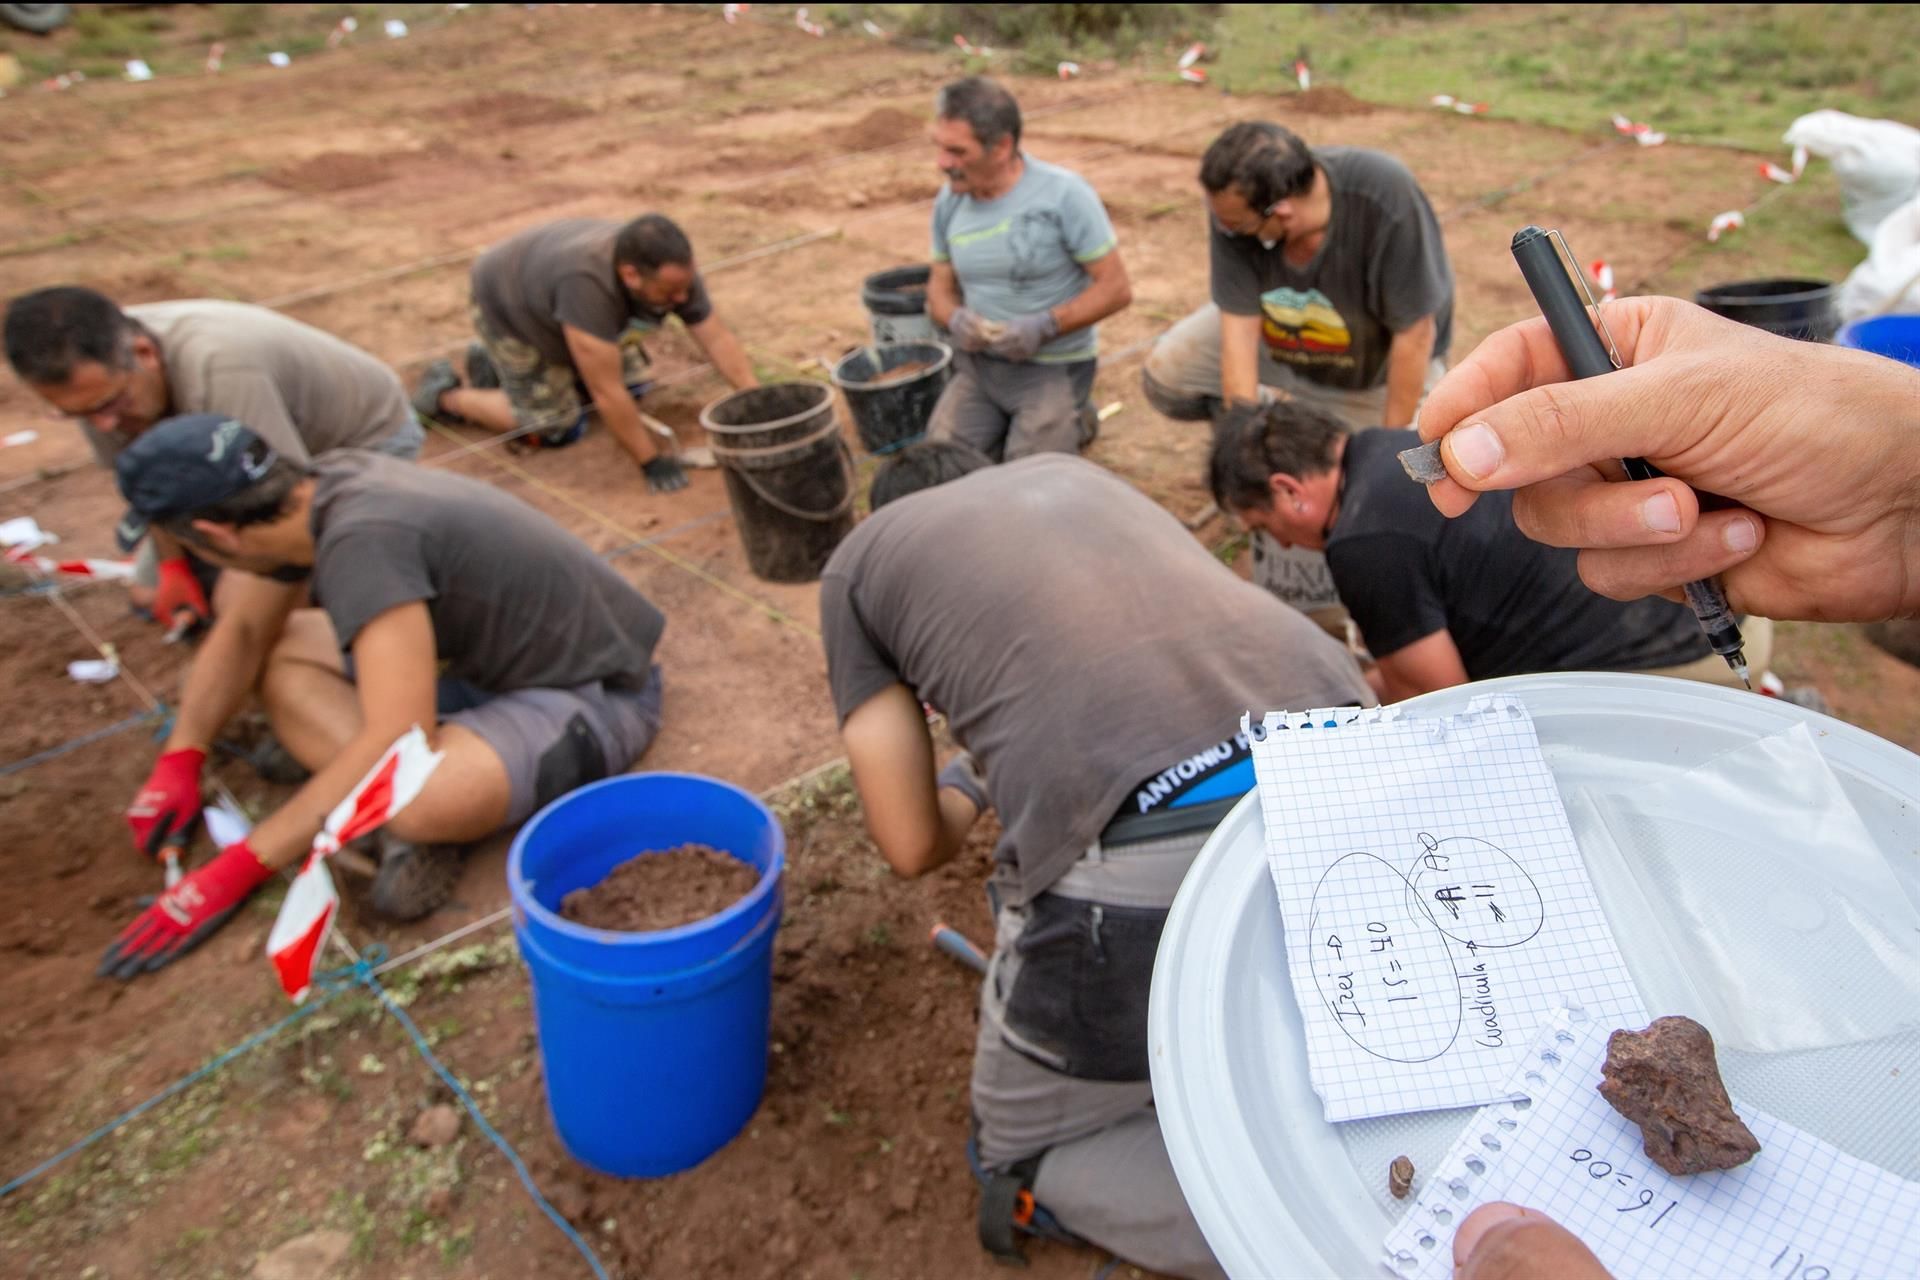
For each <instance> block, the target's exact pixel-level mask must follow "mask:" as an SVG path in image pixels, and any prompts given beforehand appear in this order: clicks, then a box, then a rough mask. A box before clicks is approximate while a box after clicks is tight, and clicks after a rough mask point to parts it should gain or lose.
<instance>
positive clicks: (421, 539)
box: [103, 414, 665, 978]
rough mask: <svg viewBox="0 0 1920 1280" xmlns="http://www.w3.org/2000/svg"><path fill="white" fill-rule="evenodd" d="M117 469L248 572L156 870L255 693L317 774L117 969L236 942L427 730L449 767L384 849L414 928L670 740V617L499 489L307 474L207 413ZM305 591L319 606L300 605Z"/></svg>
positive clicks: (444, 477) (140, 835)
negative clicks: (210, 753)
mask: <svg viewBox="0 0 1920 1280" xmlns="http://www.w3.org/2000/svg"><path fill="white" fill-rule="evenodd" d="M114 466H115V470H116V471H117V473H118V475H119V480H120V490H121V492H122V493H123V494H124V495H125V496H126V498H127V501H128V503H129V504H130V505H131V506H132V508H133V510H134V513H135V514H137V515H138V516H140V517H141V518H143V519H145V520H149V521H151V522H152V523H154V524H155V525H156V526H159V527H161V528H165V529H166V530H167V531H168V532H169V533H171V534H173V535H174V536H175V537H177V538H180V539H181V540H182V541H183V542H185V543H186V544H188V545H189V546H192V547H193V548H194V549H195V551H196V553H198V554H204V555H205V556H207V558H208V559H210V560H212V561H214V562H215V563H218V564H220V565H221V566H222V567H224V568H227V569H229V570H233V571H234V572H232V573H230V574H229V575H228V576H229V579H230V580H231V584H232V591H231V595H232V604H231V605H230V607H229V610H228V612H227V613H226V614H225V615H224V616H225V617H226V618H228V619H231V622H232V625H231V626H230V627H229V628H227V629H226V630H225V631H222V632H216V633H215V634H214V635H213V636H212V637H209V639H208V641H207V645H206V646H205V647H203V648H202V650H201V652H200V654H199V656H198V659H197V660H196V661H195V663H194V664H193V671H192V673H191V675H190V676H189V677H188V680H187V684H186V688H185V691H184V693H183V694H182V697H181V700H180V707H179V709H178V711H177V713H176V715H175V717H174V722H173V728H172V731H171V734H170V736H169V738H168V740H167V744H166V748H165V751H164V753H163V754H162V756H161V758H160V762H159V764H158V765H157V766H156V768H155V770H154V775H153V777H152V778H150V779H149V781H148V784H147V787H146V788H145V789H143V792H142V800H143V801H146V803H144V804H140V805H136V809H138V810H139V812H140V822H139V823H136V840H137V841H138V842H139V843H140V845H141V846H142V847H143V848H144V849H146V851H147V852H148V853H150V854H157V853H159V851H160V846H161V845H162V844H163V843H164V842H165V841H166V839H167V837H168V836H169V835H172V834H175V833H178V832H182V831H185V830H188V829H190V828H191V826H192V824H193V821H194V819H195V818H196V817H197V816H198V814H199V811H200V785H199V778H200V771H201V768H202V766H203V765H204V763H205V761H206V754H207V749H208V746H209V744H211V743H212V741H213V739H214V738H215V736H217V735H218V734H219V732H220V730H221V727H222V725H223V723H224V722H225V721H226V719H227V718H228V717H229V716H231V715H232V714H233V712H234V710H235V709H236V708H238V706H239V705H240V703H241V701H242V700H243V699H244V698H245V697H246V696H247V693H248V691H249V690H257V691H258V693H259V695H260V699H261V701H262V703H263V704H264V705H265V707H266V710H267V715H268V717H269V719H270V720H271V721H272V723H273V727H274V731H275V733H276V734H277V735H278V736H279V739H280V741H281V742H282V743H283V744H284V745H285V746H286V748H287V750H288V751H289V752H291V753H292V754H293V755H294V757H295V758H297V759H298V760H299V761H300V762H301V763H302V764H304V765H306V766H307V767H308V768H310V769H311V770H313V776H312V778H311V779H310V780H309V781H308V782H307V783H306V784H305V785H303V786H302V787H301V788H300V789H299V790H298V791H297V792H295V793H294V795H293V796H292V797H291V798H290V799H289V800H288V801H287V803H286V804H284V805H283V806H281V808H280V809H279V810H278V811H276V812H275V813H273V814H272V815H270V816H269V817H267V818H266V819H265V820H264V821H262V822H261V823H260V825H259V826H257V827H255V828H254V829H253V831H252V833H251V834H250V835H248V836H247V837H246V838H245V839H244V840H241V841H237V842H235V843H234V844H231V845H229V846H227V847H226V848H225V849H223V850H222V851H221V852H220V854H219V856H218V857H216V858H214V859H213V861H211V862H209V863H207V864H206V865H205V866H202V867H200V868H198V869H196V870H194V871H193V872H192V873H190V874H189V875H188V876H187V877H186V878H185V879H184V880H182V881H181V882H180V883H179V884H178V885H176V886H174V887H173V888H171V889H169V890H168V891H167V892H166V893H164V894H162V895H161V896H160V899H159V900H158V901H157V902H156V903H155V904H154V906H153V907H152V908H150V909H149V910H148V911H147V912H146V913H144V914H142V915H141V916H140V917H138V918H137V919H136V920H135V921H134V923H133V925H132V926H131V927H130V928H129V929H128V930H127V932H126V933H124V934H122V935H121V938H120V940H119V941H118V942H117V943H116V944H115V946H114V948H113V949H112V950H111V951H110V952H109V954H108V957H107V962H106V964H104V965H103V972H110V973H113V974H115V975H116V976H119V977H123V978H127V977H132V976H134V975H135V974H136V973H140V972H145V971H147V970H150V969H153V968H157V967H159V966H160V965H161V964H164V963H166V962H167V961H169V960H171V959H173V958H174V957H175V956H176V955H179V954H180V953H182V952H184V951H185V950H187V949H188V948H190V947H192V946H193V945H195V944H197V943H198V942H199V941H201V940H202V939H203V938H205V937H206V936H207V935H208V934H210V933H211V932H212V931H213V930H214V929H216V928H218V927H219V925H220V924H221V923H222V922H224V920H225V919H226V918H227V917H228V916H229V915H230V914H231V913H232V912H233V911H234V910H236V909H237V908H238V907H239V906H240V904H241V903H242V902H244V901H245V900H246V898H247V896H248V895H249V894H251V893H252V892H253V891H254V890H255V889H257V888H258V887H259V886H260V885H261V884H262V883H263V882H264V881H265V880H266V879H267V878H268V876H270V875H271V874H272V873H273V872H274V871H275V870H278V869H279V868H282V867H285V866H288V865H290V864H291V863H292V862H293V861H294V860H296V859H297V858H299V857H300V856H301V855H302V854H304V853H305V852H306V851H307V849H308V847H309V846H310V844H311V842H312V840H313V837H314V834H315V833H316V832H317V831H318V830H319V828H320V824H321V822H322V820H323V819H324V818H325V817H326V815H327V814H328V812H329V811H330V810H331V809H332V808H333V807H334V806H335V805H336V804H338V803H339V802H340V801H341V800H342V799H343V798H345V796H346V795H347V793H348V792H349V791H350V790H351V789H352V787H353V786H354V784H355V783H356V782H358V781H359V780H360V778H361V777H363V776H364V775H365V774H366V772H367V770H368V769H369V768H371V767H372V765H373V764H374V762H375V761H376V760H378V759H379V757H380V756H381V754H382V753H383V752H385V751H386V749H387V748H388V747H390V746H391V745H392V744H393V743H394V741H395V740H396V739H398V738H399V737H400V736H401V735H402V734H403V733H405V732H406V731H407V730H408V729H410V728H411V727H413V726H414V725H419V726H420V727H421V728H423V729H425V730H426V731H427V734H428V736H429V738H430V740H431V741H432V743H433V747H434V750H436V751H439V752H441V753H442V754H443V758H442V760H441V762H440V765H439V767H438V768H437V769H436V770H435V771H434V773H433V775H432V776H431V777H430V778H429V779H428V780H427V783H426V787H425V789H424V790H423V791H422V792H421V793H420V795H419V796H418V798H417V799H415V800H414V801H413V803H412V804H411V805H409V806H408V807H407V808H406V809H404V810H402V811H401V812H400V813H399V814H398V815H397V816H396V817H395V818H394V819H393V821H392V822H391V823H390V824H389V825H388V826H387V827H386V828H384V829H382V831H381V832H379V833H378V836H377V838H376V844H377V846H378V849H379V853H380V866H379V870H378V873H377V875H376V877H375V879H374V883H373V889H372V898H373V904H374V906H375V907H376V908H377V909H379V910H380V911H382V912H383V913H384V914H387V915H391V916H397V917H400V918H403V919H406V918H412V917H414V916H418V915H423V914H425V913H426V912H428V911H431V910H433V909H434V908H436V907H438V906H439V905H440V904H441V903H442V902H444V901H445V900H446V898H447V896H448V895H449V894H450V893H451V892H452V889H453V882H454V879H455V878H456V877H457V875H458V871H459V865H460V863H459V850H458V846H461V845H466V844H469V843H471V842H473V841H476V840H479V839H481V838H483V837H485V836H487V835H490V834H491V833H493V832H494V831H497V830H499V829H500V828H501V827H503V826H506V825H508V824H510V823H515V822H519V821H522V820H524V819H525V818H526V817H528V816H529V815H530V814H532V813H533V811H534V810H535V809H537V808H539V807H540V806H541V805H544V804H546V803H547V802H548V801H550V800H552V799H554V798H555V797H556V796H559V795H561V794H562V793H564V792H567V791H570V790H572V789H573V788H575V787H577V786H580V785H582V784H584V783H587V782H592V781H595V780H596V779H599V778H602V777H605V776H607V775H609V774H611V773H618V772H620V771H623V770H625V769H626V768H627V767H628V766H630V765H631V764H632V763H633V761H634V760H635V759H636V758H638V757H639V756H640V755H641V753H643V752H644V751H645V750H646V748H647V746H648V744H649V743H650V742H651V741H652V739H653V735H654V733H655V731H656V730H657V729H658V728H659V723H660V673H659V668H658V667H656V666H655V665H654V663H653V650H654V646H655V644H656V643H657V642H658V640H659V638H660V633H661V630H662V628H663V627H664V626H665V619H664V618H663V617H662V616H661V614H660V611H659V610H658V609H656V608H654V606H653V605H652V604H650V603H649V602H648V601H647V599H646V598H645V597H644V596H642V595H641V594H640V593H639V592H638V591H635V590H634V589H633V587H632V586H631V585H629V584H628V583H627V581H626V580H625V579H624V578H622V577H620V575H619V574H617V573H615V572H614V571H613V569H612V568H611V567H610V566H608V564H607V563H606V562H605V561H604V560H602V559H600V558H599V557H598V556H596V555H594V554H593V552H592V551H591V550H589V549H588V548H587V546H586V545H585V544H584V543H582V542H581V541H579V539H577V538H575V537H573V535H571V534H569V533H567V532H566V531H565V530H564V529H562V528H561V527H560V526H559V525H557V524H555V523H554V522H553V521H552V520H550V519H548V518H547V517H546V516H544V515H542V514H541V513H540V512H538V511H536V510H534V509H533V508H532V507H529V506H527V505H526V504H525V503H523V502H521V501H519V500H518V499H516V498H513V497H510V496H508V495H506V494H504V493H502V492H500V491H499V490H498V489H495V488H493V487H491V486H489V485H485V484H482V483H480V482H479V481H477V480H472V479H468V478H467V477H464V476H458V475H453V474H451V473H448V472H445V471H436V470H429V469H426V468H422V467H417V466H413V465H411V464H409V463H405V462H401V461H399V460H397V459H393V458H388V457H385V456H382V455H380V454H376V453H370V452H365V451H360V450H343V451H339V452H335V453H332V454H328V455H325V456H324V457H321V458H319V459H317V460H316V461H314V462H312V463H310V464H309V463H296V462H294V461H292V460H290V459H287V458H282V457H280V456H279V455H278V454H277V453H276V452H275V450H274V449H273V447H272V446H270V445H268V444H267V443H266V442H265V441H264V440H262V439H261V438H260V437H259V436H258V435H256V434H254V433H253V432H252V431H251V430H250V429H248V428H247V427H246V426H244V425H242V424H241V423H239V422H236V421H234V420H232V419H228V418H220V417H217V416H214V415H211V414H199V415H193V416H188V417H180V418H171V419H169V420H167V421H165V422H163V423H161V424H159V425H158V426H156V427H154V428H153V429H152V430H150V431H148V432H147V433H146V434H145V435H142V436H141V437H140V438H139V439H138V440H136V441H134V442H133V443H132V444H131V445H129V446H128V447H127V448H126V449H125V450H123V451H122V452H121V454H120V455H119V457H118V458H117V459H116V460H115V464H114ZM308 589H310V590H311V594H312V602H313V603H314V604H316V605H318V606H319V607H318V608H300V607H298V606H300V604H301V603H302V599H301V598H302V596H303V594H305V593H306V591H307V590H308ZM222 637H224V640H223V639H222ZM220 645H224V647H218V646H220ZM129 820H130V821H134V814H133V812H132V811H130V814H129ZM142 824H144V830H143V829H142Z"/></svg>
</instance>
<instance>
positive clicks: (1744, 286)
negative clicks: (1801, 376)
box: [1693, 280, 1840, 342]
mask: <svg viewBox="0 0 1920 1280" xmlns="http://www.w3.org/2000/svg"><path fill="white" fill-rule="evenodd" d="M1838 292H1839V291H1838V290H1837V289H1836V288H1835V287H1834V286H1833V285H1830V284H1828V283H1827V282H1826V281H1825V280H1741V281H1738V282H1737V283H1734V284H1716V285H1714V286H1713V287H1711V288H1708V289H1702V290H1701V291H1700V292H1698V293H1696V294H1694V295H1693V300H1694V301H1695V302H1697V303H1699V304H1700V305H1701V306H1703V307H1705V308H1706V309H1707V310H1709V311H1711V312H1713V313H1714V314H1715V315H1719V316H1725V317H1726V318H1727V319H1729V320H1738V321H1739V322H1740V323H1741V324H1750V325H1752V326H1753V327H1754V328H1756V329H1765V330H1766V331H1767V332H1768V333H1777V334H1779V335H1780V336H1781V337H1783V338H1799V339H1801V340H1802V341H1805V342H1831V341H1832V340H1833V334H1834V330H1836V329H1838V328H1839V327H1840V313H1839V311H1838V310H1836V309H1835V307H1834V296H1835V294H1837V293H1838Z"/></svg>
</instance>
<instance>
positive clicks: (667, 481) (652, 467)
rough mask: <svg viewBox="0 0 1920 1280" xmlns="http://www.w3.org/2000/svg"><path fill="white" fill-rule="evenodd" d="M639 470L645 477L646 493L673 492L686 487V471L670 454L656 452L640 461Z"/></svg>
mask: <svg viewBox="0 0 1920 1280" xmlns="http://www.w3.org/2000/svg"><path fill="white" fill-rule="evenodd" d="M640 470H641V471H642V472H643V473H644V474H645V475H646V477H647V492H648V493H673V492H675V491H677V490H680V489H684V488H686V487H687V473H686V472H685V471H683V470H682V469H681V467H680V460H679V459H678V458H675V457H673V456H672V455H670V454H665V453H661V454H656V455H655V456H653V457H652V458H649V459H647V461H645V462H643V463H641V464H640Z"/></svg>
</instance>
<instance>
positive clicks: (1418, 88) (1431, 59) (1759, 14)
mask: <svg viewBox="0 0 1920 1280" xmlns="http://www.w3.org/2000/svg"><path fill="white" fill-rule="evenodd" d="M1443 7H1444V8H1448V9H1453V10H1456V12H1453V13H1436V12H1435V11H1436V10H1439V9H1441V8H1443ZM1323 10H1330V11H1323ZM1216 43H1217V44H1218V46H1219V48H1220V50H1221V54H1220V59H1219V62H1218V64H1217V67H1216V68H1215V70H1214V73H1213V79H1214V82H1215V83H1217V84H1220V85H1221V86H1222V87H1225V88H1230V89H1234V90H1242V91H1244V90H1263V91H1276V90H1277V91H1284V90H1286V89H1289V88H1291V87H1292V83H1293V81H1292V70H1291V68H1292V63H1293V58H1294V55H1295V54H1296V52H1298V51H1299V50H1301V49H1305V50H1306V51H1307V53H1308V58H1309V62H1310V64H1311V66H1312V67H1313V70H1314V82H1315V84H1316V85H1325V84H1334V85H1339V86H1340V87H1342V88H1344V89H1347V90H1348V91H1350V92H1351V93H1353V94H1354V95H1355V96H1356V97H1359V98H1363V99H1366V100H1367V101H1370V102H1382V103H1391V104H1396V105H1407V106H1421V105H1425V104H1426V101H1427V99H1428V98H1429V97H1431V96H1432V95H1433V94H1436V93H1450V94H1453V95H1454V96H1455V97H1459V98H1465V99H1471V100H1474V101H1484V102H1487V103H1490V104H1491V105H1492V108H1493V111H1492V114H1494V115H1496V116H1502V117H1506V118H1509V119H1517V120H1526V121H1531V122H1535V123H1541V124H1551V125H1558V126H1561V127H1564V128H1569V129H1577V130H1580V131H1583V132H1588V131H1599V130H1604V129H1606V128H1607V127H1608V121H1609V119H1610V117H1611V116H1612V115H1613V113H1615V112H1619V113H1621V114H1623V115H1627V116H1630V117H1631V118H1633V119H1634V120H1639V121H1645V122H1647V123H1650V124H1652V125H1653V127H1654V128H1656V129H1660V130H1663V131H1665V132H1667V133H1670V134H1673V135H1675V136H1677V137H1680V138H1684V139H1686V140H1687V141H1694V142H1710V143H1722V144H1726V145H1731V146H1739V147H1746V148H1751V149H1755V150H1765V151H1777V150H1779V148H1780V134H1781V131H1782V130H1784V129H1785V128H1786V126H1787V125H1788V124H1789V123H1791V122H1792V121H1793V119H1794V117H1796V116H1798V115H1801V114H1803V113H1805V112H1807V111H1811V110H1814V109H1816V108H1818V107H1838V108H1840V109H1841V110H1844V111H1852V112H1855V113H1857V114H1862V115H1869V116H1889V117H1892V118H1894V119H1912V118H1913V117H1914V116H1915V115H1917V114H1920V59H1915V58H1914V57H1913V56H1912V51H1913V49H1914V47H1915V46H1916V44H1920V8H1916V7H1915V6H1911V5H1804V6H1802V5H1787V4H1748V5H1713V6H1708V5H1565V4H1562V5H1471V6H1466V5H1455V6H1436V5H1340V6H1337V7H1335V6H1318V5H1305V4H1288V5H1235V6H1232V7H1231V8H1230V9H1229V11H1228V12H1227V14H1226V15H1225V16H1224V17H1223V18H1222V20H1221V22H1220V26H1219V28H1218V32H1217V37H1216Z"/></svg>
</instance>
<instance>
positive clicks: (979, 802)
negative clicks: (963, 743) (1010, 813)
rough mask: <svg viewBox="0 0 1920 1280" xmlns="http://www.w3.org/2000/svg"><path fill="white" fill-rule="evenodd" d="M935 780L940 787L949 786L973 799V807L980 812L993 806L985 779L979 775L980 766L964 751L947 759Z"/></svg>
mask: <svg viewBox="0 0 1920 1280" xmlns="http://www.w3.org/2000/svg"><path fill="white" fill-rule="evenodd" d="M936 781H937V783H938V785H939V786H940V787H951V788H953V789H954V790H955V791H958V792H959V793H960V794H961V795H963V796H965V797H966V798H967V799H969V800H971V801H973V807H974V808H975V809H976V810H977V811H979V812H980V813H985V812H986V811H987V810H989V809H991V808H993V802H992V801H991V800H989V799H987V780H986V779H985V778H983V777H981V776H980V766H978V765H976V764H975V763H974V762H973V757H972V756H970V755H968V754H967V753H966V752H964V751H962V752H961V753H960V754H959V755H957V756H955V757H954V758H953V759H951V760H949V761H947V766H946V768H944V769H942V770H940V776H939V778H938V779H937V780H936Z"/></svg>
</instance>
